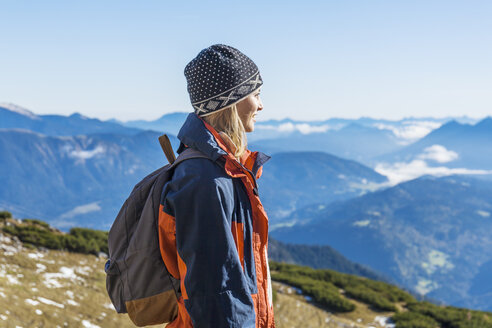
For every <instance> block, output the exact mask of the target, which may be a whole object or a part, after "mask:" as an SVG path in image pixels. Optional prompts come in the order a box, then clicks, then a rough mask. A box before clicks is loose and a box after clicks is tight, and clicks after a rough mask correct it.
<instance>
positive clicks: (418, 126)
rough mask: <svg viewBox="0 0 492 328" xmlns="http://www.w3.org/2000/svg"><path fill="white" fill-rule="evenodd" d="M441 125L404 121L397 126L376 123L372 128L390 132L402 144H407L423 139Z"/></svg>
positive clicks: (429, 122)
mask: <svg viewBox="0 0 492 328" xmlns="http://www.w3.org/2000/svg"><path fill="white" fill-rule="evenodd" d="M441 125H442V124H441V123H438V122H432V121H406V122H403V124H402V125H399V126H397V125H391V124H385V123H376V124H375V125H374V126H375V127H376V128H378V129H380V130H390V131H391V132H393V134H394V135H395V136H396V137H398V138H400V139H402V140H403V143H404V144H408V143H411V142H413V141H416V140H418V139H421V138H423V137H425V136H426V135H427V134H429V133H430V132H431V131H432V130H435V129H437V128H439V127H440V126H441Z"/></svg>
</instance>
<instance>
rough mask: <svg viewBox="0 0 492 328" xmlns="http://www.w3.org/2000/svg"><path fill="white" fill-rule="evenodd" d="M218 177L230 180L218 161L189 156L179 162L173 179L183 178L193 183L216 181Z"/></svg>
mask: <svg viewBox="0 0 492 328" xmlns="http://www.w3.org/2000/svg"><path fill="white" fill-rule="evenodd" d="M218 178H227V180H230V177H229V176H228V175H227V174H226V173H225V171H224V168H223V167H222V166H221V165H220V164H219V163H217V162H214V161H212V160H211V159H208V158H203V157H199V158H190V159H187V160H185V161H183V162H182V163H179V164H178V166H177V167H176V169H175V171H174V176H173V180H176V179H179V180H183V179H184V180H187V181H190V182H191V181H192V182H195V183H206V182H213V183H217V179H218ZM221 180H222V179H221Z"/></svg>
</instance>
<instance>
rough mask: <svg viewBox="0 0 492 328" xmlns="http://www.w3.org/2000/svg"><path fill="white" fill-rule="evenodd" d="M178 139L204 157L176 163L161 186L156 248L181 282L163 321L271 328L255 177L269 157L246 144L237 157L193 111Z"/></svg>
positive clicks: (175, 327)
mask: <svg viewBox="0 0 492 328" xmlns="http://www.w3.org/2000/svg"><path fill="white" fill-rule="evenodd" d="M178 139H179V140H180V141H181V146H180V150H178V152H180V151H182V150H183V147H184V146H186V147H192V148H194V149H197V150H199V151H201V152H202V153H203V154H205V155H206V156H207V157H208V158H194V159H189V160H187V161H184V162H182V163H180V164H179V165H178V166H177V167H176V169H175V171H174V175H173V178H172V179H171V181H169V182H168V183H167V184H166V185H165V186H164V188H163V191H162V197H161V203H160V209H159V243H160V249H161V255H162V259H163V260H164V263H165V265H166V267H167V268H168V271H169V273H170V274H171V275H172V276H173V277H175V278H177V279H180V289H181V297H180V298H179V300H178V307H179V311H178V316H177V318H176V319H175V320H174V321H173V322H171V323H170V324H169V325H168V326H167V327H168V328H184V327H200V328H201V327H213V328H221V327H238V328H239V327H248V328H253V327H257V328H260V327H261V328H271V327H275V324H274V319H273V306H272V288H271V281H270V271H269V267H268V254H267V247H268V218H267V215H266V213H265V210H264V208H263V206H262V204H261V202H260V199H259V196H258V187H257V183H256V179H258V178H259V177H260V176H261V172H262V165H263V164H264V163H265V162H266V161H267V160H269V159H270V157H269V156H267V155H265V154H263V153H260V152H250V151H246V153H245V154H244V156H243V157H242V158H241V161H240V162H238V161H237V160H236V158H235V157H234V156H233V155H232V154H231V153H230V152H229V151H228V148H227V147H226V145H225V143H224V141H223V140H222V139H221V137H220V136H219V134H218V133H217V131H215V130H214V129H213V128H212V127H211V126H210V125H208V124H207V123H206V122H205V121H203V120H202V119H201V118H200V117H198V116H197V115H196V114H194V113H191V114H189V116H188V117H187V119H186V121H185V123H184V124H183V126H182V128H181V130H180V131H179V134H178Z"/></svg>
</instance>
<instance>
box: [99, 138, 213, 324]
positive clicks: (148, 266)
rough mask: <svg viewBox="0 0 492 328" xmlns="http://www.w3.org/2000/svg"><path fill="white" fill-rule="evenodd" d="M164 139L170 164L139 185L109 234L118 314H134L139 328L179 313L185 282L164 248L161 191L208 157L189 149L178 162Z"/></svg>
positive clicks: (111, 289)
mask: <svg viewBox="0 0 492 328" xmlns="http://www.w3.org/2000/svg"><path fill="white" fill-rule="evenodd" d="M159 141H160V143H161V146H162V149H163V151H164V153H165V155H166V157H167V158H168V160H169V164H167V165H165V166H163V167H161V168H160V169H158V170H156V171H154V172H152V173H151V174H149V175H148V176H146V177H145V178H144V179H143V180H142V181H140V182H139V183H137V184H136V185H135V187H134V188H133V191H132V192H131V194H130V196H129V197H128V199H127V200H126V201H125V203H124V204H123V206H122V207H121V210H120V211H119V213H118V215H117V216H116V219H115V221H114V223H113V225H112V226H111V229H110V231H109V236H108V248H109V256H108V258H109V259H108V261H107V262H106V264H105V272H106V275H107V276H106V289H107V292H108V294H109V297H110V299H111V302H112V303H113V305H114V307H115V309H116V311H117V312H118V313H128V315H129V317H130V319H131V320H132V321H133V323H134V324H135V325H137V326H139V327H142V326H147V325H156V324H162V323H167V322H171V321H173V320H174V319H175V318H176V316H177V315H178V302H177V300H178V298H179V297H180V296H181V292H180V291H179V283H180V281H179V279H175V278H174V277H172V276H171V275H170V274H169V272H168V270H167V268H166V266H165V264H164V261H163V260H162V257H161V251H160V248H159V233H158V218H159V205H160V200H161V193H162V188H163V187H164V184H165V183H166V182H168V181H169V180H171V178H172V175H173V172H174V168H176V166H177V165H178V164H179V163H181V162H183V161H185V160H187V159H191V158H208V157H206V156H205V155H204V154H203V153H201V152H199V151H197V150H194V149H192V148H187V149H186V150H185V151H183V152H182V153H181V154H180V155H179V156H178V158H177V159H175V157H174V153H173V151H172V147H171V143H170V142H169V139H168V138H167V136H166V135H163V136H161V137H159Z"/></svg>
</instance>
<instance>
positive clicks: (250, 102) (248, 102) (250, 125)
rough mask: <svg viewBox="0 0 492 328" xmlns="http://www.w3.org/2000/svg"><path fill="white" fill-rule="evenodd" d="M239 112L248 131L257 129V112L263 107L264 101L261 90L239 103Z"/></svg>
mask: <svg viewBox="0 0 492 328" xmlns="http://www.w3.org/2000/svg"><path fill="white" fill-rule="evenodd" d="M236 107H237V112H238V114H239V118H241V122H243V125H244V130H246V132H253V131H254V130H255V123H256V112H257V111H259V110H262V109H263V103H262V102H261V99H260V90H259V89H258V90H256V91H255V92H253V93H252V94H250V95H249V96H248V97H246V98H244V99H243V100H241V101H240V102H238V103H237V105H236Z"/></svg>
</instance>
